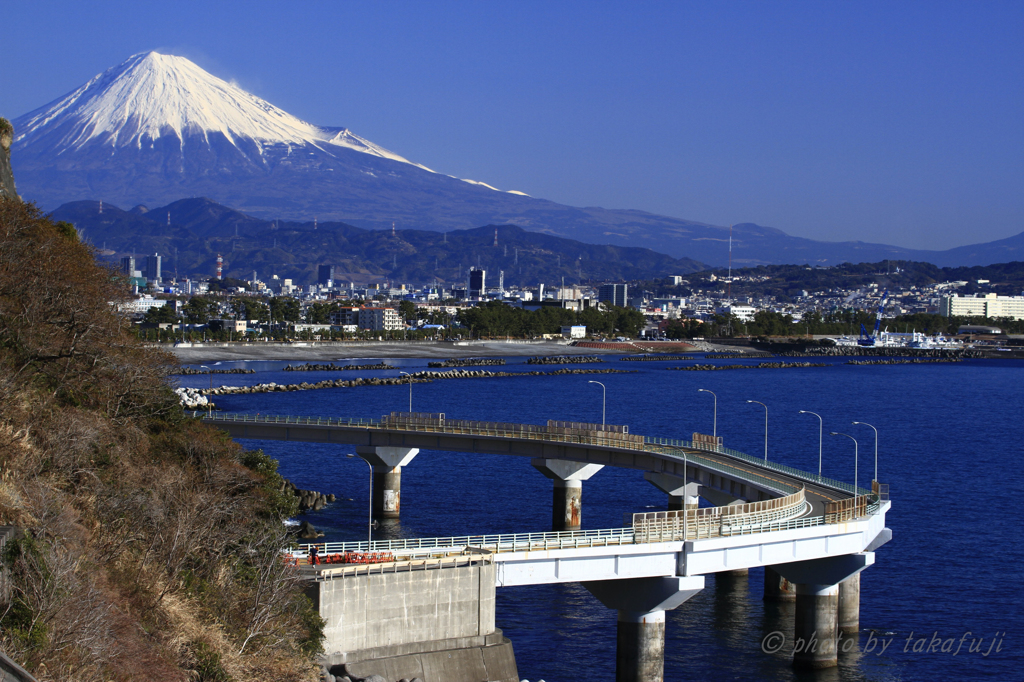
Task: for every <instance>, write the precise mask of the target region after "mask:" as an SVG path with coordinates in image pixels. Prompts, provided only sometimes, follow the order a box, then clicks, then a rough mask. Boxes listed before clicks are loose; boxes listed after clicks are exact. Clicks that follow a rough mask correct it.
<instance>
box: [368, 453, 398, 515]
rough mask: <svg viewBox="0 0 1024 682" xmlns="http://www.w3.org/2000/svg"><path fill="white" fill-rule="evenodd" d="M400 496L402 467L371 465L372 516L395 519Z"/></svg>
mask: <svg viewBox="0 0 1024 682" xmlns="http://www.w3.org/2000/svg"><path fill="white" fill-rule="evenodd" d="M401 498H402V467H386V466H385V467H376V466H375V467H373V516H374V518H378V519H397V518H398V516H399V511H400V508H401Z"/></svg>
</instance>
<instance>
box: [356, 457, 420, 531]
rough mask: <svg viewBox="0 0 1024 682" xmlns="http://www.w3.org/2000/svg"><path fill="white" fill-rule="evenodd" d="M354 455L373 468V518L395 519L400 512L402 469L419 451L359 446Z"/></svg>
mask: <svg viewBox="0 0 1024 682" xmlns="http://www.w3.org/2000/svg"><path fill="white" fill-rule="evenodd" d="M356 454H357V455H359V456H360V457H362V458H363V459H364V460H366V461H367V462H369V463H370V465H371V466H372V467H373V515H374V518H378V519H397V518H398V516H399V512H400V511H401V498H402V467H404V466H406V465H408V464H409V462H411V461H412V459H413V457H415V456H416V455H417V454H419V449H418V448H392V447H373V446H359V447H357V448H356Z"/></svg>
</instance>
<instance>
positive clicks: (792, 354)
mask: <svg viewBox="0 0 1024 682" xmlns="http://www.w3.org/2000/svg"><path fill="white" fill-rule="evenodd" d="M776 356H777V357H780V358H781V357H785V358H812V357H846V356H867V357H883V358H896V357H906V358H964V359H970V358H981V357H984V353H983V352H982V351H980V350H977V349H974V348H935V349H926V348H900V347H895V348H867V347H861V346H831V347H828V346H819V347H817V348H808V349H807V350H802V351H786V352H781V353H776Z"/></svg>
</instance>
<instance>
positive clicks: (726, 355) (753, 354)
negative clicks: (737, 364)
mask: <svg viewBox="0 0 1024 682" xmlns="http://www.w3.org/2000/svg"><path fill="white" fill-rule="evenodd" d="M704 357H705V358H706V359H708V360H739V359H742V358H774V357H775V355H773V354H772V353H769V352H767V351H763V350H752V351H750V352H749V353H744V352H740V351H721V352H717V353H705V354H704Z"/></svg>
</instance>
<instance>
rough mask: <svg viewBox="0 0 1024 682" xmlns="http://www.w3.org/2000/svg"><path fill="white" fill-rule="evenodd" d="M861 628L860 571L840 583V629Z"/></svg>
mask: <svg viewBox="0 0 1024 682" xmlns="http://www.w3.org/2000/svg"><path fill="white" fill-rule="evenodd" d="M858 630H860V573H858V574H857V575H851V576H850V577H849V578H847V579H846V580H844V581H843V582H841V583H839V631H840V632H846V633H853V632H857V631H858Z"/></svg>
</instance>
